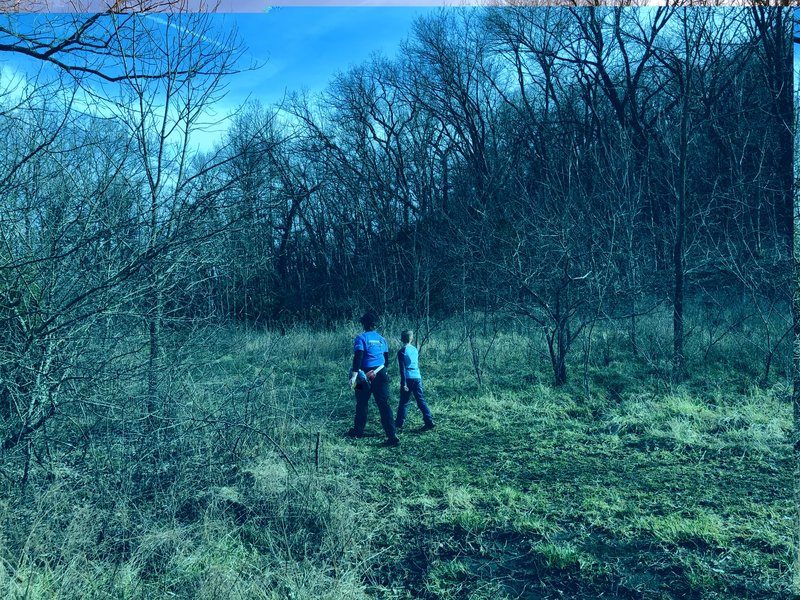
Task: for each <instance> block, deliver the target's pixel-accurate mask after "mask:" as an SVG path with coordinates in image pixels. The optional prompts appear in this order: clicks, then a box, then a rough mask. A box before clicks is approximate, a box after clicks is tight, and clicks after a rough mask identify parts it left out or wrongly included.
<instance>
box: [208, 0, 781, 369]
mask: <svg viewBox="0 0 800 600" xmlns="http://www.w3.org/2000/svg"><path fill="white" fill-rule="evenodd" d="M791 81H792V73H791V44H790V18H789V14H788V13H786V12H781V11H779V10H772V9H736V10H715V11H694V10H691V9H685V8H667V7H663V8H653V9H637V10H631V9H625V8H616V9H613V8H606V9H600V8H597V9H589V8H587V9H579V8H575V9H566V8H530V7H528V8H504V9H499V10H491V9H490V10H481V11H476V10H466V11H445V12H442V13H441V14H438V15H436V16H433V17H427V18H423V19H420V20H419V21H418V22H417V23H416V24H415V27H414V29H413V31H412V33H411V35H410V36H409V38H408V40H407V42H406V43H405V44H404V46H403V48H402V51H401V52H400V53H399V55H398V56H397V57H396V58H394V59H391V60H389V59H386V58H383V57H375V58H373V59H372V60H370V61H368V62H367V63H365V64H362V65H359V66H357V67H355V68H352V69H350V70H349V71H347V72H345V73H342V74H340V75H339V76H338V77H337V78H336V79H335V80H334V81H332V82H331V84H330V86H329V87H328V89H327V90H326V92H325V93H324V94H322V95H321V96H319V97H313V98H308V97H304V96H300V95H296V96H294V97H293V98H292V99H291V101H289V102H287V104H286V105H285V106H283V107H282V109H281V112H280V113H277V112H275V111H274V110H273V109H271V108H261V107H257V106H252V107H248V109H247V114H246V115H245V116H244V117H243V120H242V122H241V123H240V124H239V125H238V126H237V127H236V128H234V129H233V130H232V131H231V132H230V134H229V135H230V137H231V140H233V141H235V140H236V139H238V138H240V137H242V136H244V137H245V138H247V136H246V135H245V132H246V131H248V129H247V128H248V127H252V126H253V125H252V124H253V123H260V122H269V123H270V127H268V128H265V129H263V130H262V131H263V132H264V140H263V141H264V143H267V144H271V148H272V149H271V150H270V151H268V152H263V151H255V152H253V153H251V154H249V155H248V156H247V158H246V159H242V160H240V161H238V162H236V169H238V171H237V172H238V173H240V174H243V173H246V175H245V176H244V177H241V178H240V181H241V185H240V186H239V187H238V188H237V189H236V190H235V191H232V194H233V195H234V197H235V198H237V199H240V200H244V203H243V204H241V203H238V204H237V210H242V211H244V213H243V214H246V215H247V218H246V220H245V222H246V226H245V227H244V228H243V229H242V230H236V231H232V232H231V233H230V234H228V235H226V236H225V238H224V239H225V242H224V244H221V245H220V246H218V248H217V250H218V252H219V254H218V256H217V261H218V262H219V264H220V265H224V266H225V268H222V269H220V272H224V273H225V275H224V276H223V277H220V278H219V279H217V280H216V281H215V286H216V287H215V294H214V298H213V303H214V306H215V307H216V309H217V310H218V314H220V315H221V316H224V317H226V318H235V319H242V320H246V321H250V322H270V321H275V320H281V319H284V318H293V317H294V318H296V317H299V318H303V319H312V320H318V319H320V318H326V317H340V316H348V315H352V313H353V312H354V311H357V310H358V309H359V308H360V307H363V306H366V305H369V306H372V307H374V308H376V309H377V310H379V311H381V312H390V313H402V314H412V315H421V314H425V315H430V314H452V313H454V312H463V311H466V310H470V309H478V310H489V311H503V312H505V313H506V314H514V315H519V316H524V317H525V318H528V319H530V320H532V321H533V322H534V323H536V324H538V325H540V326H542V327H543V328H544V329H545V331H546V332H547V342H548V349H549V351H550V354H551V357H552V362H553V369H554V374H555V377H556V380H557V381H558V382H562V381H564V380H565V378H566V365H565V361H566V356H567V354H568V352H569V350H570V346H571V345H572V343H573V342H574V340H575V339H576V336H577V335H578V334H579V333H580V332H581V330H582V328H583V327H585V326H586V325H587V324H589V323H592V322H594V321H595V320H596V319H597V318H598V317H613V318H615V319H619V320H620V322H624V323H626V327H627V328H628V330H629V335H630V340H631V349H632V351H633V352H634V353H635V352H636V351H637V347H636V336H637V323H636V319H637V316H639V315H641V314H642V313H645V312H647V311H648V310H650V309H652V308H653V306H655V305H658V304H662V305H667V306H669V307H671V309H672V311H673V338H674V344H673V352H672V354H673V363H674V369H675V372H676V373H677V374H680V372H681V371H682V370H683V369H684V362H685V360H684V356H683V355H684V349H683V348H684V343H685V342H684V340H685V337H686V335H687V334H686V332H685V325H684V322H685V307H686V306H687V304H689V303H691V304H696V305H700V306H703V307H704V309H705V310H706V312H707V313H708V314H709V315H713V314H715V313H717V314H718V313H719V312H720V311H721V309H722V308H723V307H729V306H730V305H731V302H734V303H735V304H740V303H744V304H746V305H747V306H748V307H749V309H748V310H749V311H750V312H753V313H755V314H758V315H760V316H761V317H762V318H763V319H764V320H767V318H768V315H769V314H771V313H774V312H775V311H778V312H780V311H783V312H786V308H787V306H788V298H789V297H788V290H789V274H790V268H789V262H788V260H789V238H790V229H791V200H792V199H791V186H792V169H791V164H792V144H793V138H792V118H793V108H792V106H793V98H792V92H791ZM278 115H280V116H278ZM287 115H288V116H287ZM242 240H247V242H246V243H244V242H243V241H242ZM786 327H787V328H788V323H787V324H786ZM782 333H783V331H781V332H777V334H776V333H774V332H772V333H769V334H768V335H772V336H775V335H777V337H778V338H780V337H781V335H782ZM774 342H775V340H772V341H771V342H770V343H771V344H774Z"/></svg>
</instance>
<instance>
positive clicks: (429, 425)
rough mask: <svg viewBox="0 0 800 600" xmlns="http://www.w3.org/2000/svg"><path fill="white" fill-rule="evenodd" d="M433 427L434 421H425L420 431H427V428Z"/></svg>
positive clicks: (434, 425)
mask: <svg viewBox="0 0 800 600" xmlns="http://www.w3.org/2000/svg"><path fill="white" fill-rule="evenodd" d="M434 427H436V423H434V422H433V421H431V422H430V423H425V425H423V426H422V431H428V430H429V429H433V428H434Z"/></svg>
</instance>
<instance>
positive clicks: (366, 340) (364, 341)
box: [353, 331, 389, 370]
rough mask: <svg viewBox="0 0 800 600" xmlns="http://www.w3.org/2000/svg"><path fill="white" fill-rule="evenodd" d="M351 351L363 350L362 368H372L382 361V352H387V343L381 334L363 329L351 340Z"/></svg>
mask: <svg viewBox="0 0 800 600" xmlns="http://www.w3.org/2000/svg"><path fill="white" fill-rule="evenodd" d="M353 352H363V353H364V356H362V357H361V368H362V369H365V370H366V369H374V368H375V367H378V366H380V365H382V364H383V363H384V360H383V354H384V353H385V352H389V344H387V343H386V340H385V339H383V336H382V335H381V334H379V333H376V332H374V331H365V332H364V333H362V334H359V335H357V336H356V339H355V342H353Z"/></svg>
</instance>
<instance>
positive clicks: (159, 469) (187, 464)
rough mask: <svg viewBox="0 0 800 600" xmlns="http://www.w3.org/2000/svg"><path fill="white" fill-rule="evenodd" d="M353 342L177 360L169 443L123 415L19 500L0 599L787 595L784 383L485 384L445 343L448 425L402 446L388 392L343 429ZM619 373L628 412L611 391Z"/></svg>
mask: <svg viewBox="0 0 800 600" xmlns="http://www.w3.org/2000/svg"><path fill="white" fill-rule="evenodd" d="M437 343H438V344H439V345H438V346H437ZM349 345H350V332H349V331H343V330H338V331H336V332H327V333H313V332H308V331H305V330H301V329H297V330H291V331H288V332H287V333H286V335H284V336H280V335H278V334H277V333H255V332H249V333H242V332H240V333H232V332H229V333H227V334H226V335H224V336H217V340H216V346H215V345H214V343H211V342H209V344H208V345H207V346H206V348H205V349H204V350H203V351H204V352H207V353H208V354H207V355H204V357H199V356H197V355H196V354H195V355H194V359H195V360H192V361H189V360H185V361H184V360H183V359H181V361H182V363H185V364H186V365H188V366H185V367H184V368H181V369H178V370H176V372H175V373H174V374H173V384H172V390H173V393H174V394H175V398H176V399H179V400H180V401H178V400H176V401H175V402H173V403H172V404H171V405H170V406H171V409H170V411H171V412H170V413H169V419H168V420H167V422H168V423H169V427H168V428H165V429H164V430H163V431H161V432H160V433H159V435H158V438H159V439H160V442H159V444H158V445H154V446H153V448H151V450H150V451H147V450H144V449H143V447H142V446H139V447H138V449H136V450H134V449H133V448H132V446H136V443H135V442H136V440H139V442H140V443H145V444H152V441H148V440H145V439H144V438H143V437H141V433H139V434H137V435H138V436H140V437H137V435H133V434H129V437H127V438H126V437H125V435H124V432H123V431H122V430H121V429H120V428H119V426H120V424H117V426H116V427H115V429H114V430H113V431H109V434H108V436H107V437H106V438H104V439H105V444H103V443H95V444H93V445H92V446H91V447H90V448H88V447H87V449H86V450H85V451H84V452H83V453H82V454H81V455H78V453H77V452H73V453H69V452H67V453H66V454H65V455H64V456H63V457H62V458H61V459H59V460H58V461H54V462H53V463H51V464H50V465H49V466H48V467H47V468H45V467H43V466H39V467H35V469H34V472H32V473H31V477H30V483H29V484H28V486H27V488H26V489H25V490H24V491H23V492H22V493H21V495H20V492H19V491H17V490H15V489H14V488H13V487H12V486H10V485H7V486H6V487H5V489H4V495H3V498H2V502H0V519H2V523H3V535H2V536H0V551H1V552H2V554H0V556H2V565H3V567H4V568H2V569H0V593H2V595H3V596H4V597H9V598H32V599H34V598H76V597H81V598H153V597H180V598H269V599H278V598H280V599H283V598H296V599H302V600H305V599H309V600H310V599H312V598H329V599H330V600H335V599H340V598H342V599H346V598H353V599H356V598H358V599H367V598H373V599H390V598H392V599H411V598H426V599H453V600H455V599H470V600H478V599H487V600H488V599H512V598H520V599H537V598H543V599H549V598H553V599H555V598H574V599H579V598H601V597H602V598H626V599H628V598H630V599H633V598H641V599H664V600H666V599H672V598H675V599H677V598H698V599H726V598H753V599H755V598H763V599H765V600H766V599H767V598H770V599H773V598H790V597H791V594H790V592H789V589H790V585H791V561H792V531H793V521H792V519H793V508H792V503H791V486H792V479H791V461H790V455H791V452H790V449H789V447H788V433H789V431H790V427H791V414H790V406H789V402H788V395H789V389H788V387H787V385H786V383H785V382H782V381H780V380H776V381H774V382H772V383H771V385H769V386H767V387H763V386H762V387H759V386H757V385H755V383H753V384H752V385H749V386H748V385H746V377H744V376H743V375H742V374H741V373H737V372H734V371H730V377H729V379H727V380H723V379H721V378H720V377H721V376H720V373H724V369H717V370H714V371H713V372H714V373H715V377H714V379H713V380H712V379H710V378H709V377H705V378H703V377H698V378H697V379H695V380H690V381H688V382H686V383H684V384H681V385H672V384H667V383H665V382H664V381H663V380H660V379H659V378H658V377H655V376H652V375H648V371H647V369H646V368H645V367H644V366H641V367H632V366H630V364H628V365H623V364H621V363H611V364H610V365H604V366H600V365H593V366H592V367H591V369H590V371H589V372H588V375H589V379H588V381H589V387H588V389H587V387H586V386H585V385H584V381H581V378H580V377H578V376H576V377H575V378H574V379H575V380H576V382H575V383H568V384H567V385H566V386H564V387H561V388H553V387H552V386H550V385H548V383H547V372H546V369H544V367H542V370H541V371H540V372H537V373H535V376H531V374H530V373H527V372H525V371H524V369H520V372H518V373H514V372H501V370H500V369H499V368H497V365H494V364H488V365H486V367H487V369H486V373H487V375H486V376H485V377H484V384H483V385H478V383H477V380H476V377H475V376H474V373H473V372H472V371H471V369H470V364H471V363H470V361H469V357H468V355H467V353H468V349H467V348H466V347H462V348H460V349H459V348H458V347H447V348H445V347H444V346H443V345H442V344H441V343H439V342H436V341H435V340H434V341H432V342H431V343H430V344H429V346H428V348H427V349H425V348H424V349H423V353H422V355H421V356H422V361H423V362H422V365H423V374H424V381H425V386H426V396H427V398H428V400H429V404H430V406H431V410H432V411H433V414H434V417H435V419H436V421H437V427H436V429H434V430H433V431H422V430H421V426H422V418H421V416H420V414H419V411H418V410H417V409H416V407H414V406H413V404H412V407H411V409H410V412H409V418H408V421H407V423H406V427H405V428H404V430H403V431H402V433H401V434H400V436H401V445H400V447H399V448H396V449H392V448H384V447H381V446H380V444H381V442H382V441H383V433H382V431H381V429H380V424H379V420H378V414H377V409H376V407H375V406H374V403H373V404H372V405H371V407H370V417H369V421H368V425H367V431H366V433H367V435H366V436H365V437H364V438H363V439H359V440H350V439H348V438H345V437H344V436H343V434H344V432H345V431H346V430H347V429H348V428H349V427H350V426H351V424H352V418H353V411H354V401H353V398H352V396H351V393H350V392H349V390H347V389H345V381H344V380H345V373H346V368H347V364H348V356H349ZM511 346H513V345H509V347H511ZM516 346H517V347H521V345H520V344H517V345H516ZM459 353H462V354H459ZM212 356H213V359H212V358H211V357H212ZM184 358H185V357H184ZM511 358H513V357H512V356H511V355H510V353H509V352H504V353H500V355H499V356H498V358H497V360H498V364H506V365H508V364H522V363H515V362H514V360H511ZM637 369H640V370H639V371H637ZM623 372H624V375H625V380H626V384H625V385H624V386H623V387H622V391H621V392H620V390H619V389H618V387H615V388H614V398H615V399H613V400H612V399H611V398H610V396H611V395H612V394H611V393H610V392H609V390H608V385H607V384H606V383H603V382H607V381H609V380H615V381H616V380H617V379H618V378H619V377H616V378H615V377H612V376H611V375H610V374H609V373H611V374H612V375H613V374H615V373H616V374H617V375H619V373H623ZM708 372H712V369H711V367H710V366H709V371H708ZM390 373H391V376H392V387H391V390H392V403H393V410H396V402H397V399H398V392H397V389H396V386H397V380H398V378H397V374H396V369H394V370H392V371H390ZM156 446H157V447H156ZM15 494H16V495H15ZM20 500H22V501H20Z"/></svg>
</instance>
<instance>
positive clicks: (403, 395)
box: [395, 379, 433, 427]
mask: <svg viewBox="0 0 800 600" xmlns="http://www.w3.org/2000/svg"><path fill="white" fill-rule="evenodd" d="M406 387H407V388H408V391H405V390H404V389H403V388H400V405H399V406H398V407H397V421H395V425H396V426H397V427H402V426H403V423H405V421H406V413H407V412H408V402H409V400H411V394H414V399H415V400H416V401H417V408H419V410H420V411H421V412H422V419H423V420H424V421H425V424H426V425H431V424H432V423H433V416H431V410H430V409H429V408H428V404H427V403H426V402H425V394H424V392H423V390H422V380H421V379H406Z"/></svg>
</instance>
